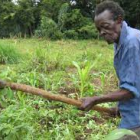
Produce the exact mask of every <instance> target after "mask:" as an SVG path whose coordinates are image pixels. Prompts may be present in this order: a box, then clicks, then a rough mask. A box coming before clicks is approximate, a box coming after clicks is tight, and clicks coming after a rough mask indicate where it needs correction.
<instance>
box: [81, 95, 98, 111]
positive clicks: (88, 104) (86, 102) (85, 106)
mask: <svg viewBox="0 0 140 140" xmlns="http://www.w3.org/2000/svg"><path fill="white" fill-rule="evenodd" d="M81 101H82V105H81V107H80V108H79V109H80V110H83V111H89V110H90V109H91V108H92V107H93V106H94V105H96V104H97V103H98V96H94V97H86V98H82V99H81Z"/></svg>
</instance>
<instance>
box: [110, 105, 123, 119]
mask: <svg viewBox="0 0 140 140" xmlns="http://www.w3.org/2000/svg"><path fill="white" fill-rule="evenodd" d="M110 110H111V113H110V116H111V117H121V115H120V112H119V109H118V107H112V108H110Z"/></svg>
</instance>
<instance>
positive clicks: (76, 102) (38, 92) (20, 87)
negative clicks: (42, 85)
mask: <svg viewBox="0 0 140 140" xmlns="http://www.w3.org/2000/svg"><path fill="white" fill-rule="evenodd" d="M0 87H10V88H11V89H12V90H16V91H22V92H26V93H31V94H34V95H38V96H41V97H43V98H46V99H49V100H54V101H60V102H63V103H66V104H70V105H73V106H76V107H80V106H81V104H82V102H81V101H79V100H75V99H71V98H68V97H65V96H63V95H58V94H57V95H56V94H52V93H50V92H48V91H45V90H42V89H39V88H35V87H31V86H29V85H25V84H18V83H8V82H5V81H1V80H0ZM92 110H96V111H98V112H104V113H108V114H112V110H111V109H109V108H105V107H99V106H94V107H93V108H92Z"/></svg>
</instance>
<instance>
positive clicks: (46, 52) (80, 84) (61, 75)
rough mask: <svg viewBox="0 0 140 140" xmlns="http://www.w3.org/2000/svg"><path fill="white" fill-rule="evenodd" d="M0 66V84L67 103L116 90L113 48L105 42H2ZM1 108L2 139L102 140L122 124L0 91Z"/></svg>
mask: <svg viewBox="0 0 140 140" xmlns="http://www.w3.org/2000/svg"><path fill="white" fill-rule="evenodd" d="M0 63H1V65H0V79H2V80H6V81H10V82H17V83H23V84H27V85H31V86H34V87H37V88H42V89H44V90H47V91H50V92H52V93H54V94H61V95H62V96H67V97H69V98H74V99H80V98H82V97H86V96H92V95H101V94H106V93H108V92H111V91H115V90H116V89H117V83H118V81H117V78H116V75H115V71H114V68H113V46H112V45H108V44H106V43H105V42H103V41H98V40H82V41H72V40H67V41H64V40H61V41H49V40H42V39H38V40H37V39H3V40H0ZM0 104H1V110H0V139H1V140H85V139H86V140H103V139H104V137H105V136H106V135H107V134H108V133H109V132H110V131H112V130H113V129H115V128H116V127H117V125H118V121H119V120H118V119H116V118H111V117H109V116H107V115H104V114H100V113H98V112H96V111H89V112H82V111H80V110H78V109H77V108H76V107H73V106H70V105H67V104H64V103H60V102H55V101H48V100H46V99H43V98H41V97H38V96H34V95H30V94H25V93H22V92H20V91H18V92H15V91H12V90H10V89H9V88H7V89H3V90H0ZM101 106H105V107H112V106H115V104H114V103H105V104H101Z"/></svg>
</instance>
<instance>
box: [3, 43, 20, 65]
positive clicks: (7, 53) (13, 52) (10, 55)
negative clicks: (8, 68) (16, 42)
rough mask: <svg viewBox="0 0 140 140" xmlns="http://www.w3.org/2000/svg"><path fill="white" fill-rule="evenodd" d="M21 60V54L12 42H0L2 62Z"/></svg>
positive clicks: (11, 62)
mask: <svg viewBox="0 0 140 140" xmlns="http://www.w3.org/2000/svg"><path fill="white" fill-rule="evenodd" d="M20 60H21V54H20V53H19V52H18V50H17V49H16V48H15V46H13V45H11V44H5V43H0V63H1V64H5V63H6V64H13V63H18V62H19V61H20Z"/></svg>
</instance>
